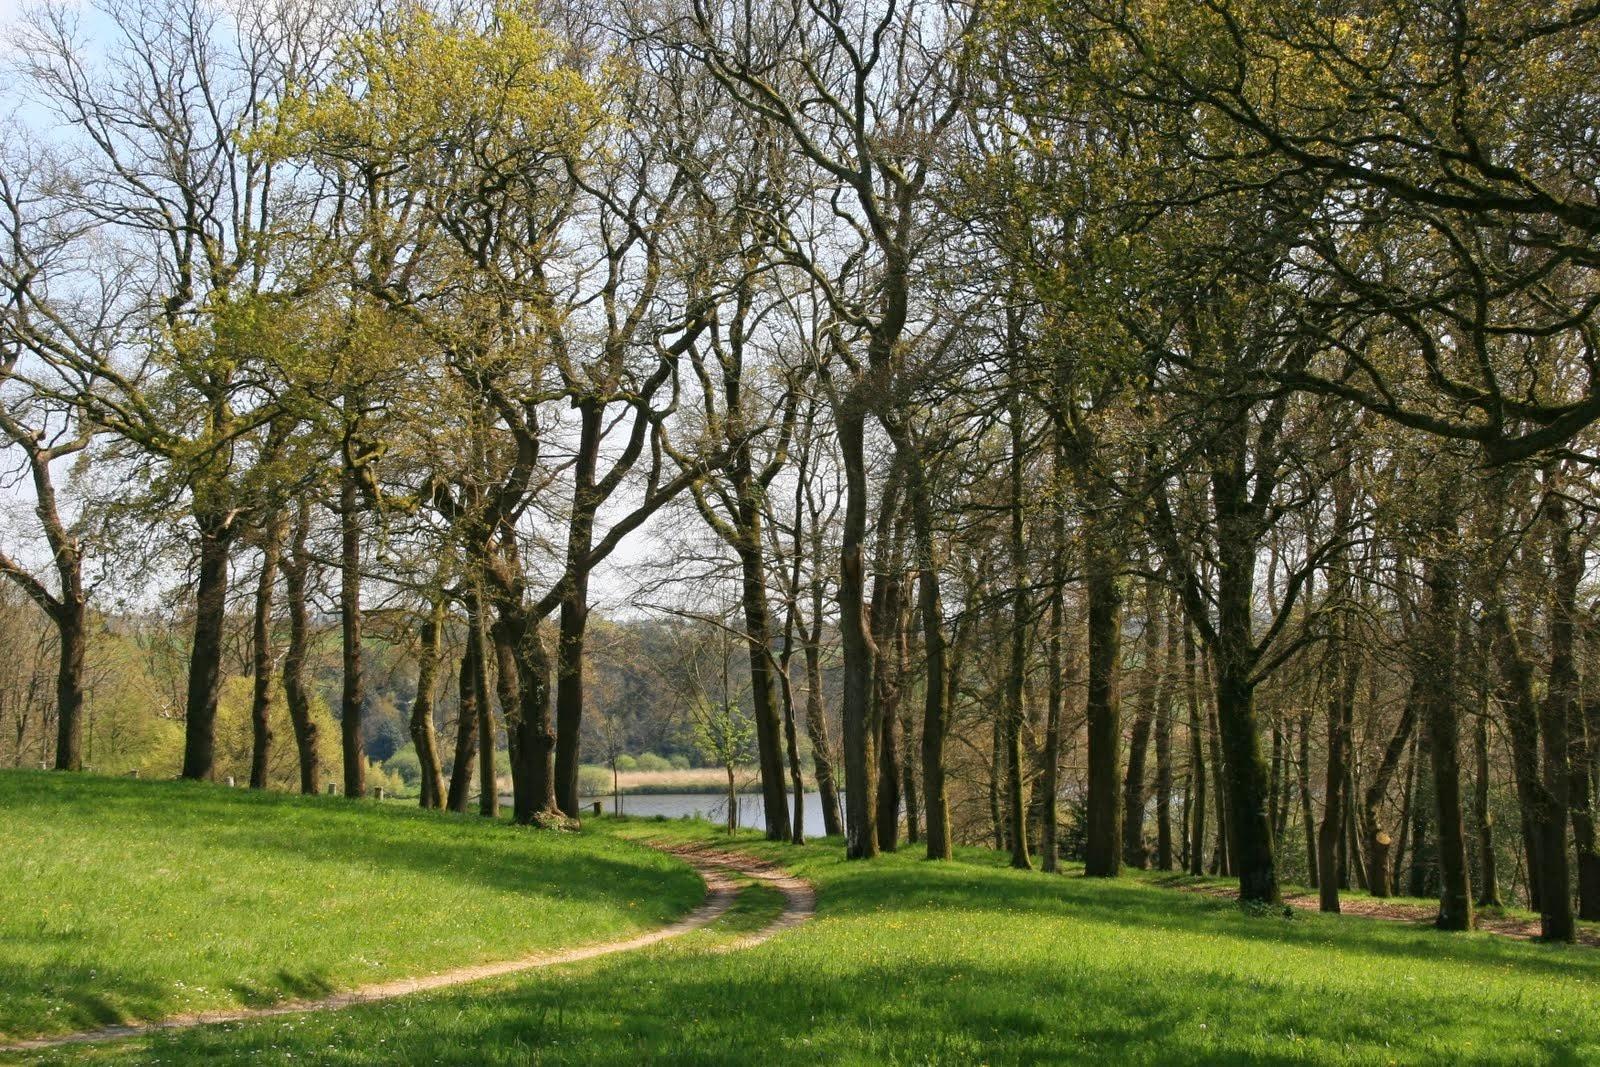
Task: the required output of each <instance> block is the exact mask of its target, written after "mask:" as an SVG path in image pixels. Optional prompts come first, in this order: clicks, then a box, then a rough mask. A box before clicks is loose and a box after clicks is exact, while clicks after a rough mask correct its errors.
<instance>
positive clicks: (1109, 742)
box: [1083, 522, 1122, 878]
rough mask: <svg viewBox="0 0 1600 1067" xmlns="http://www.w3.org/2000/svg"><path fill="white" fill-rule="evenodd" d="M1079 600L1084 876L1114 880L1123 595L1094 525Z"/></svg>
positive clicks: (1118, 842)
mask: <svg viewBox="0 0 1600 1067" xmlns="http://www.w3.org/2000/svg"><path fill="white" fill-rule="evenodd" d="M1084 532H1085V545H1084V548H1085V551H1084V567H1085V573H1084V595H1085V599H1086V600H1087V606H1088V654H1089V673H1088V683H1089V686H1088V694H1087V696H1086V699H1085V705H1084V713H1085V718H1086V722H1087V731H1088V763H1089V782H1088V796H1087V801H1086V803H1087V809H1088V810H1087V813H1086V819H1087V822H1088V827H1087V834H1086V839H1085V845H1084V863H1083V873H1084V874H1085V875H1088V876H1090V877H1097V878H1115V877H1116V876H1117V875H1119V874H1121V873H1122V810H1121V809H1122V804H1121V801H1122V796H1121V792H1120V790H1119V789H1118V785H1119V784H1120V783H1119V782H1118V781H1117V778H1118V775H1117V764H1118V763H1119V762H1120V760H1119V757H1120V752H1119V749H1120V748H1121V747H1122V716H1121V711H1120V709H1119V707H1118V701H1117V670H1118V665H1119V661H1120V659H1121V655H1122V649H1121V645H1122V618H1121V609H1122V593H1121V591H1120V589H1119V588H1118V579H1117V573H1116V572H1117V561H1116V557H1115V556H1114V555H1113V554H1112V553H1111V552H1110V550H1109V547H1108V545H1107V543H1106V541H1107V539H1108V538H1109V537H1111V536H1112V533H1111V531H1109V530H1103V529H1101V528H1100V525H1099V523H1098V522H1096V523H1095V524H1093V526H1092V527H1090V528H1086V529H1085V531H1084Z"/></svg>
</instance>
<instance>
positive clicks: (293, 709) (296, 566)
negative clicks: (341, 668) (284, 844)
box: [279, 498, 322, 796]
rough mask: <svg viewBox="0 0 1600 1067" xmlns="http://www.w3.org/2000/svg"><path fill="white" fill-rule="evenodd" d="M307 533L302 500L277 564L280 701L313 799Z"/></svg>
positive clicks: (316, 752)
mask: <svg viewBox="0 0 1600 1067" xmlns="http://www.w3.org/2000/svg"><path fill="white" fill-rule="evenodd" d="M310 532H311V502H310V500H309V499H307V498H302V499H301V501H300V503H299V505H298V508H297V512H296V515H295V520H294V530H293V534H292V535H291V536H292V540H291V542H290V545H289V551H288V552H287V554H286V555H285V556H284V558H283V559H282V561H281V562H280V563H279V569H280V570H281V571H282V572H283V596H284V601H285V603H286V606H287V608H288V611H289V647H288V648H286V649H285V650H284V654H283V700H284V703H285V704H287V705H288V706H289V722H290V724H291V725H292V726H293V727H294V744H295V750H296V754H297V755H298V757H299V761H300V792H302V793H304V794H305V795H306V796H315V795H316V794H317V793H318V792H319V791H320V790H321V787H322V785H321V778H322V754H321V751H320V745H321V738H320V736H319V735H320V732H321V731H320V730H319V729H318V728H317V724H316V721H315V720H314V719H312V718H311V694H310V692H309V691H308V690H307V688H306V653H307V650H308V648H309V647H310V642H311V618H310V610H309V608H308V607H307V604H306V582H307V578H308V576H309V572H310V567H311V560H310V558H309V557H308V556H307V555H306V538H307V537H308V536H309V535H310Z"/></svg>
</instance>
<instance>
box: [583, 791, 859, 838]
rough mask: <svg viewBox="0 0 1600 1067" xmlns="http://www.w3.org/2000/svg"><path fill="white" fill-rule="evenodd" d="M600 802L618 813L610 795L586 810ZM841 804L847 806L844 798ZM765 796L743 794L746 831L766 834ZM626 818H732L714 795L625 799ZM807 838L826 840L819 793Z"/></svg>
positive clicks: (811, 797) (809, 811)
mask: <svg viewBox="0 0 1600 1067" xmlns="http://www.w3.org/2000/svg"><path fill="white" fill-rule="evenodd" d="M596 801H599V802H600V803H601V804H602V805H604V806H603V807H602V808H601V810H602V811H604V812H605V813H606V814H607V815H610V814H611V813H612V812H613V811H615V810H616V809H615V807H614V806H613V804H614V801H613V800H612V797H611V795H610V794H606V795H605V796H599V797H584V798H583V806H584V807H585V808H587V807H588V806H589V805H590V804H593V803H595V802H596ZM839 803H840V805H841V806H843V804H844V798H843V796H841V797H840V800H839ZM761 809H762V804H761V794H759V793H740V794H739V825H740V826H741V827H743V828H745V829H752V830H765V829H766V828H767V820H766V817H765V815H764V814H763V812H762V810H761ZM789 810H790V811H791V812H792V811H793V810H794V796H793V794H790V795H789ZM622 814H624V815H638V816H642V817H645V818H649V817H650V816H654V815H664V816H666V817H667V818H669V819H681V818H683V817H684V816H689V817H691V818H701V819H709V820H711V821H712V822H715V823H722V822H725V821H726V820H727V818H728V798H727V797H719V796H716V795H715V794H711V793H650V794H645V793H636V794H627V795H624V796H623V797H622ZM805 833H806V836H807V837H821V836H822V796H821V794H819V793H807V794H806V824H805Z"/></svg>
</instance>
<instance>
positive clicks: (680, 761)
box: [667, 752, 689, 771]
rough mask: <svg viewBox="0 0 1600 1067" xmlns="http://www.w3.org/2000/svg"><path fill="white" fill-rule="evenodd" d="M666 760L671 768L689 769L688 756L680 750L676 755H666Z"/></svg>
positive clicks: (678, 769) (676, 769) (677, 769)
mask: <svg viewBox="0 0 1600 1067" xmlns="http://www.w3.org/2000/svg"><path fill="white" fill-rule="evenodd" d="M667 762H668V763H669V764H671V765H672V769H673V770H675V771H686V770H688V769H689V757H688V756H685V755H684V754H683V753H682V752H680V753H678V754H677V755H676V756H669V757H667Z"/></svg>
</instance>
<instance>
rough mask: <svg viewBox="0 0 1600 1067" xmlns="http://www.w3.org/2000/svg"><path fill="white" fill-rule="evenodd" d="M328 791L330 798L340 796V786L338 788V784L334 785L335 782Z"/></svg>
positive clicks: (330, 783)
mask: <svg viewBox="0 0 1600 1067" xmlns="http://www.w3.org/2000/svg"><path fill="white" fill-rule="evenodd" d="M327 791H328V795H329V796H330V797H336V796H338V795H339V786H338V784H337V783H334V782H329V783H328V790H327Z"/></svg>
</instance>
